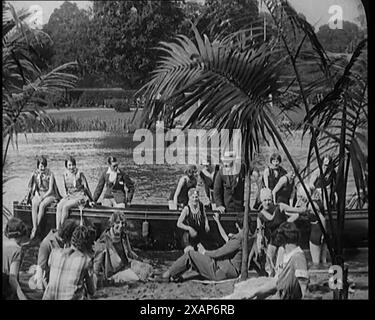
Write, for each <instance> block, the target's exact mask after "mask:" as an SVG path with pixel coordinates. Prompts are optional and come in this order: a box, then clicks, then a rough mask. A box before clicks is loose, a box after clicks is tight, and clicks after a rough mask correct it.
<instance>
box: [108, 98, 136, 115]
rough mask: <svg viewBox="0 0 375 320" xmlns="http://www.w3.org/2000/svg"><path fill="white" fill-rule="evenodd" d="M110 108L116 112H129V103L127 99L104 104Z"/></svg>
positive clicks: (111, 100) (113, 100) (109, 101)
mask: <svg viewBox="0 0 375 320" xmlns="http://www.w3.org/2000/svg"><path fill="white" fill-rule="evenodd" d="M107 103H108V106H109V107H110V108H114V109H115V110H116V111H117V112H129V111H130V103H129V100H128V99H109V100H107V101H106V104H107Z"/></svg>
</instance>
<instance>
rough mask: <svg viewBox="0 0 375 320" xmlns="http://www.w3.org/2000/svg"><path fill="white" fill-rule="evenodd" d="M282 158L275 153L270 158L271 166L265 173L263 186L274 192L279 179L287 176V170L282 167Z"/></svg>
mask: <svg viewBox="0 0 375 320" xmlns="http://www.w3.org/2000/svg"><path fill="white" fill-rule="evenodd" d="M280 163H281V156H280V155H279V154H278V153H273V154H272V155H271V157H270V165H269V166H268V167H266V168H265V169H264V171H263V186H264V187H265V188H267V189H271V191H272V190H273V188H275V186H276V184H277V182H278V181H279V179H280V178H281V177H282V176H283V175H285V174H286V170H285V169H284V168H283V167H282V166H281V165H280Z"/></svg>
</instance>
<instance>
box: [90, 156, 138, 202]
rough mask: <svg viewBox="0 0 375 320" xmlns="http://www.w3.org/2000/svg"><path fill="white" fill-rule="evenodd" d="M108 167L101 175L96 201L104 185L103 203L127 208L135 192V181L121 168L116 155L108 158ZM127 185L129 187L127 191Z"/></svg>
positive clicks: (96, 190) (95, 193) (95, 195)
mask: <svg viewBox="0 0 375 320" xmlns="http://www.w3.org/2000/svg"><path fill="white" fill-rule="evenodd" d="M108 165H109V167H108V169H106V170H105V171H104V172H103V173H102V175H101V176H100V179H99V182H98V185H97V187H96V189H95V192H94V202H97V201H98V199H99V197H100V195H101V193H102V191H103V188H104V186H105V187H106V189H105V192H104V196H103V205H104V206H106V207H116V208H125V207H126V206H127V205H130V202H131V201H132V199H133V194H134V182H133V181H132V180H131V179H130V178H129V176H128V175H127V174H126V173H125V172H124V171H123V170H121V169H119V166H118V162H117V159H116V158H115V157H109V158H108ZM125 187H126V188H127V189H128V190H127V193H126V190H125Z"/></svg>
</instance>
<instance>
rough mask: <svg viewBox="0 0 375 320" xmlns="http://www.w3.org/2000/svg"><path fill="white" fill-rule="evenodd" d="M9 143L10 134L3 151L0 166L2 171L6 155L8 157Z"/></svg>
mask: <svg viewBox="0 0 375 320" xmlns="http://www.w3.org/2000/svg"><path fill="white" fill-rule="evenodd" d="M9 143H10V134H9V135H8V141H7V145H6V147H5V150H4V155H3V166H2V167H3V169H4V165H5V160H6V158H7V155H8V149H9Z"/></svg>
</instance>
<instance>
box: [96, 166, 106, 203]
mask: <svg viewBox="0 0 375 320" xmlns="http://www.w3.org/2000/svg"><path fill="white" fill-rule="evenodd" d="M105 175H106V172H105V171H104V172H103V173H102V175H101V176H100V178H99V182H98V185H97V186H96V189H95V191H94V198H93V201H94V202H96V201H98V199H99V197H100V195H101V194H102V192H103V188H104V185H105Z"/></svg>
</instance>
